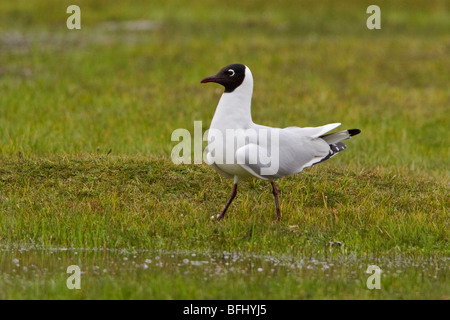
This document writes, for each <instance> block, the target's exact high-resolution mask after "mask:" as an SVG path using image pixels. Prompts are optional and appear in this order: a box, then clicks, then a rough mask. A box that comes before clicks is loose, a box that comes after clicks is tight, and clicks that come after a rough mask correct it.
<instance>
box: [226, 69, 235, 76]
mask: <svg viewBox="0 0 450 320" xmlns="http://www.w3.org/2000/svg"><path fill="white" fill-rule="evenodd" d="M227 73H228V75H229V76H230V77H232V76H234V70H233V69H228V71H227Z"/></svg>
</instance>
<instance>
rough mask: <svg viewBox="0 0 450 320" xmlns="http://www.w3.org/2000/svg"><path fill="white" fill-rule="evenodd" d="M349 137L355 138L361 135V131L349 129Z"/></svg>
mask: <svg viewBox="0 0 450 320" xmlns="http://www.w3.org/2000/svg"><path fill="white" fill-rule="evenodd" d="M347 131H348V134H349V135H350V137H353V136H356V135H357V134H360V133H361V130H359V129H349V130H347Z"/></svg>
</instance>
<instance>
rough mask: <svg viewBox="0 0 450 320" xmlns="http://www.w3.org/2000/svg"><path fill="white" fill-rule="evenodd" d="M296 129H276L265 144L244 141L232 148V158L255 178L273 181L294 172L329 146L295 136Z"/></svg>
mask: <svg viewBox="0 0 450 320" xmlns="http://www.w3.org/2000/svg"><path fill="white" fill-rule="evenodd" d="M296 131H297V130H291V129H290V128H286V129H278V137H276V138H275V137H274V136H272V139H270V141H269V142H268V143H267V144H265V145H264V144H259V145H256V144H247V145H245V146H243V147H241V148H239V149H238V150H237V151H236V159H237V162H238V164H240V165H241V166H242V167H243V168H244V169H245V170H247V171H248V172H250V173H251V174H252V175H254V176H255V177H257V178H260V179H265V180H273V179H277V178H281V177H283V176H286V175H290V174H295V173H298V172H300V171H302V170H303V169H304V168H306V167H308V166H311V165H313V164H314V163H317V162H320V161H321V160H322V159H323V158H324V157H326V156H327V155H328V154H329V151H330V146H329V145H328V144H327V143H326V142H325V141H324V140H322V139H320V138H312V137H308V136H299V135H298V132H296Z"/></svg>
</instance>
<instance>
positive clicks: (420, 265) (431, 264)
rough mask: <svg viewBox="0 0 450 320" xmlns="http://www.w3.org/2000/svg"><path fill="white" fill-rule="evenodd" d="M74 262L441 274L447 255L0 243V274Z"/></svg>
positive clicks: (101, 271) (101, 267) (210, 274)
mask: <svg viewBox="0 0 450 320" xmlns="http://www.w3.org/2000/svg"><path fill="white" fill-rule="evenodd" d="M70 265H77V266H79V267H80V269H81V272H82V273H84V274H90V275H92V276H101V275H112V276H114V275H122V274H134V273H141V272H153V273H164V274H169V275H170V274H183V275H192V276H198V275H199V274H201V275H202V277H203V278H204V279H209V278H218V277H224V276H227V277H228V276H234V275H246V276H249V277H253V276H255V277H264V276H265V277H267V276H274V275H283V274H284V275H287V274H291V275H297V276H298V277H299V278H301V277H304V276H307V277H308V278H310V279H311V278H315V277H320V278H323V277H331V278H345V279H351V278H355V279H356V278H359V277H360V275H361V274H362V273H365V271H366V269H367V268H368V266H369V265H377V266H378V267H379V268H380V269H382V276H393V277H397V276H399V275H401V274H402V273H408V274H411V273H413V274H416V275H418V276H421V277H430V278H434V279H437V278H439V277H443V278H444V279H445V278H446V274H447V270H448V266H449V258H445V257H440V258H427V259H425V258H412V257H401V256H398V257H378V258H370V257H357V256H355V255H344V254H339V255H333V256H330V257H326V258H315V257H276V256H262V255H249V254H243V253H240V252H227V251H222V252H211V253H205V252H186V251H182V252H180V251H174V252H170V251H147V250H141V251H127V250H118V249H117V250H115V249H77V248H54V249H35V248H33V249H0V266H1V269H0V279H1V278H5V277H8V278H11V277H14V276H25V275H26V274H34V275H38V274H46V275H49V274H50V275H51V274H55V275H61V274H66V270H67V267H68V266H70Z"/></svg>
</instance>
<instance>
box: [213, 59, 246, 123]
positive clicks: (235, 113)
mask: <svg viewBox="0 0 450 320" xmlns="http://www.w3.org/2000/svg"><path fill="white" fill-rule="evenodd" d="M252 94H253V76H252V73H251V72H250V69H249V68H246V69H245V78H244V81H243V82H242V84H241V85H240V86H239V87H237V88H236V89H234V91H233V92H224V93H223V94H222V97H221V98H220V101H219V104H218V105H217V109H216V112H215V114H214V117H213V119H212V122H211V128H212V129H219V130H223V129H240V128H248V127H249V126H250V125H251V124H252V123H253V122H252V115H251V103H252Z"/></svg>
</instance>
